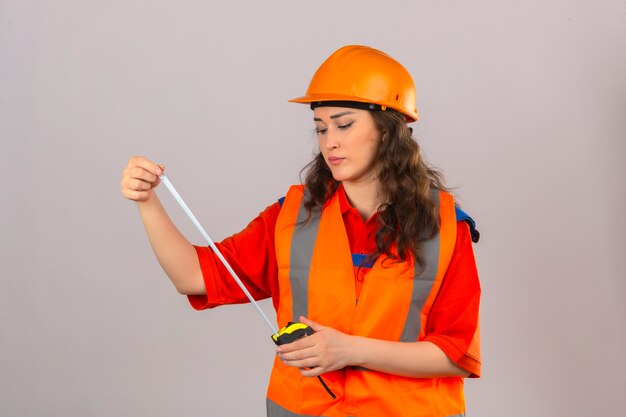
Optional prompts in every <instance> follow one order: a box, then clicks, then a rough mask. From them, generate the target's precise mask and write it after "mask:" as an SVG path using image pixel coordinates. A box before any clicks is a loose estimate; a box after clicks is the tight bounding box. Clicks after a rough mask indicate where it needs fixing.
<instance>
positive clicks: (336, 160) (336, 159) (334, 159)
mask: <svg viewBox="0 0 626 417" xmlns="http://www.w3.org/2000/svg"><path fill="white" fill-rule="evenodd" d="M344 159H345V158H339V157H337V156H329V157H328V162H329V163H330V164H331V165H338V164H340V163H341V161H343V160H344Z"/></svg>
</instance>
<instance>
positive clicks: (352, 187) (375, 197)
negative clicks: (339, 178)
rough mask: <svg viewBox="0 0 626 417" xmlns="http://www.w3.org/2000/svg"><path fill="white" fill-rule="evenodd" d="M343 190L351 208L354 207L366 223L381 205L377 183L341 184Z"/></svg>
mask: <svg viewBox="0 0 626 417" xmlns="http://www.w3.org/2000/svg"><path fill="white" fill-rule="evenodd" d="M342 185H343V189H344V191H345V192H346V197H348V201H350V204H351V205H352V207H354V208H355V209H356V210H357V211H358V212H359V214H360V215H361V218H362V219H363V221H367V220H368V219H369V218H370V217H372V215H373V214H374V213H376V211H377V210H378V207H380V204H381V198H380V189H379V182H378V181H368V182H367V183H363V182H357V183H355V182H347V181H346V182H343V183H342Z"/></svg>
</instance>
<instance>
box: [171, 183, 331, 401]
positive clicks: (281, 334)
mask: <svg viewBox="0 0 626 417" xmlns="http://www.w3.org/2000/svg"><path fill="white" fill-rule="evenodd" d="M159 178H160V179H161V182H162V183H163V184H164V185H165V188H167V189H168V190H169V192H170V193H171V194H172V197H174V200H176V202H178V204H179V205H180V207H181V208H182V209H183V211H184V212H185V213H186V214H187V217H189V219H190V220H191V222H192V223H193V224H194V225H195V226H196V229H198V231H199V232H200V234H201V235H202V237H204V239H205V240H206V241H207V243H208V244H209V246H210V247H211V249H213V252H214V253H215V255H216V256H217V257H218V258H219V260H220V261H221V262H222V264H223V265H224V267H226V269H227V270H228V272H229V273H230V275H231V276H232V277H233V279H234V280H235V282H236V283H237V285H238V286H239V288H241V290H242V291H243V293H244V294H245V295H246V297H247V298H248V300H249V301H250V302H251V303H252V305H254V307H255V308H256V310H257V312H258V313H259V314H260V315H261V317H262V318H263V320H264V321H265V323H266V324H267V326H268V327H269V328H270V330H272V333H273V334H272V340H273V341H274V343H276V344H277V345H278V346H280V345H285V344H287V343H291V342H295V341H296V340H298V339H301V338H303V337H306V336H310V335H312V334H313V333H315V332H314V331H313V329H311V328H310V327H309V326H307V325H306V324H303V323H294V322H289V323H287V325H286V326H285V327H283V328H282V329H280V331H276V328H275V327H274V325H273V324H272V322H271V321H270V319H269V318H268V317H267V315H266V314H265V313H264V312H263V310H262V309H261V307H260V306H259V304H258V303H257V302H256V300H255V299H254V298H253V297H252V295H251V294H250V292H249V291H248V289H247V288H246V286H245V285H244V284H243V282H242V281H241V280H240V279H239V277H238V276H237V274H236V273H235V271H234V270H233V268H232V267H231V266H230V264H229V263H228V261H226V258H224V255H222V253H221V252H220V250H219V249H218V248H217V246H215V243H213V240H211V238H210V237H209V235H208V233H207V232H206V231H205V230H204V228H203V227H202V225H201V224H200V222H199V221H198V219H196V216H194V215H193V213H192V212H191V210H190V209H189V206H187V204H186V203H185V201H184V200H183V199H182V197H181V196H180V194H178V192H177V191H176V189H175V188H174V185H172V183H171V182H170V180H169V179H168V178H167V177H166V176H165V175H164V174H161V175H160V176H159ZM317 379H319V381H320V382H321V383H322V385H323V386H324V388H325V389H326V392H328V394H330V396H331V397H333V399H336V398H337V397H336V396H335V394H333V392H332V391H331V390H330V388H328V385H326V383H325V382H324V380H323V379H322V377H321V376H318V377H317Z"/></svg>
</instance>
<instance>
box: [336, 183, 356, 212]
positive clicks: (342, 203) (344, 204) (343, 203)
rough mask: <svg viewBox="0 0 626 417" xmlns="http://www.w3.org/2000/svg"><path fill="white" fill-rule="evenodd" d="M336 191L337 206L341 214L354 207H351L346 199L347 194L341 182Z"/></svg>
mask: <svg viewBox="0 0 626 417" xmlns="http://www.w3.org/2000/svg"><path fill="white" fill-rule="evenodd" d="M336 193H337V198H339V208H340V209H341V214H342V215H343V214H346V213H347V212H349V211H350V210H352V209H354V207H352V205H351V204H350V202H349V201H348V196H347V195H346V191H345V190H344V189H343V184H339V187H337V191H336Z"/></svg>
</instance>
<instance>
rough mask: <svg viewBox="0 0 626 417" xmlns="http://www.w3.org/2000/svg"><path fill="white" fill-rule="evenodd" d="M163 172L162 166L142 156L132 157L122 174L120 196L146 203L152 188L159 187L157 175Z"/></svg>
mask: <svg viewBox="0 0 626 417" xmlns="http://www.w3.org/2000/svg"><path fill="white" fill-rule="evenodd" d="M164 171H165V167H164V166H163V165H159V164H155V163H154V162H152V161H150V160H149V159H147V158H144V157H142V156H134V157H132V158H130V159H129V160H128V164H127V165H126V168H125V169H124V171H123V173H122V181H121V187H122V195H124V197H126V198H128V199H129V200H133V201H146V200H147V199H149V198H150V196H151V191H152V189H153V188H155V187H156V186H158V185H159V183H160V180H159V175H161V174H162V173H163V172H164Z"/></svg>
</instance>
